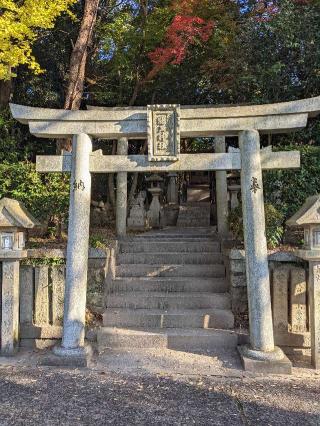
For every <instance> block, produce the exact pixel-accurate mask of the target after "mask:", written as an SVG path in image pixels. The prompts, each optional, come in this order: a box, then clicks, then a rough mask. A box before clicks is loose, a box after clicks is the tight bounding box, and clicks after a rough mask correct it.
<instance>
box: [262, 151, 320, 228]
mask: <svg viewBox="0 0 320 426" xmlns="http://www.w3.org/2000/svg"><path fill="white" fill-rule="evenodd" d="M281 149H282V150H293V149H296V150H299V151H300V153H301V167H300V169H297V170H289V169H283V170H274V171H267V172H264V176H263V181H264V194H265V201H266V202H268V203H271V204H273V205H274V206H275V207H276V208H277V210H279V211H280V212H281V214H282V215H283V217H284V219H285V220H286V219H288V218H289V217H290V216H292V215H293V214H294V213H295V212H296V211H297V210H298V209H299V208H300V207H301V206H302V204H303V203H304V202H305V200H306V198H307V197H308V196H310V195H315V194H317V193H319V188H320V147H318V146H310V145H301V146H297V145H289V146H285V147H281Z"/></svg>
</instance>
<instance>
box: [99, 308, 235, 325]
mask: <svg viewBox="0 0 320 426" xmlns="http://www.w3.org/2000/svg"><path fill="white" fill-rule="evenodd" d="M103 325H105V326H107V327H148V328H205V329H206V328H220V329H232V328H233V327H234V316H233V313H232V312H231V311H230V310H227V309H185V310H176V311H168V312H166V311H163V310H156V309H153V310H151V309H121V308H118V309H107V310H106V311H105V312H104V314H103Z"/></svg>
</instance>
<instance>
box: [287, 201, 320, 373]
mask: <svg viewBox="0 0 320 426" xmlns="http://www.w3.org/2000/svg"><path fill="white" fill-rule="evenodd" d="M287 225H288V226H299V227H303V228H304V247H303V249H301V250H296V251H295V255H296V256H297V257H300V258H301V259H304V260H306V261H308V262H309V283H308V297H309V303H310V331H311V362H312V365H313V366H314V367H315V368H316V369H319V368H320V195H314V196H312V197H308V198H307V200H306V202H305V203H304V204H303V206H302V207H301V208H300V209H299V210H298V211H297V213H296V214H294V215H293V216H292V217H291V218H290V219H289V220H288V221H287Z"/></svg>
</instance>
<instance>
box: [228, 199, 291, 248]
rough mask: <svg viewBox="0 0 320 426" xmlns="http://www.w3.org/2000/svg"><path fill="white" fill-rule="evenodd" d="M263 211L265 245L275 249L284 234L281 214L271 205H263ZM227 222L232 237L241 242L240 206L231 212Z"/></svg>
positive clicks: (241, 221) (241, 220)
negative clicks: (264, 218)
mask: <svg viewBox="0 0 320 426" xmlns="http://www.w3.org/2000/svg"><path fill="white" fill-rule="evenodd" d="M264 210H265V217H266V238H267V244H268V247H269V248H275V247H277V246H278V245H279V244H280V242H281V239H282V236H283V232H284V227H283V214H282V213H281V212H280V211H279V210H277V209H276V208H275V207H274V206H273V205H272V204H268V203H266V204H265V205H264ZM228 222H229V228H230V231H231V232H232V234H233V236H234V237H235V238H236V239H238V240H240V241H243V218H242V206H241V205H239V206H238V207H237V208H235V209H234V210H231V212H230V213H229V217H228Z"/></svg>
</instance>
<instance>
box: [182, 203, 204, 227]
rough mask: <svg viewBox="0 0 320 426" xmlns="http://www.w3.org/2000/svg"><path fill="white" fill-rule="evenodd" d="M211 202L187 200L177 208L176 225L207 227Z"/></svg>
mask: <svg viewBox="0 0 320 426" xmlns="http://www.w3.org/2000/svg"><path fill="white" fill-rule="evenodd" d="M210 211H211V204H210V203H205V202H201V203H199V202H196V203H192V202H188V203H185V204H182V205H181V206H180V209H179V216H178V222H177V227H179V228H187V227H191V228H193V227H209V226H210Z"/></svg>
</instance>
